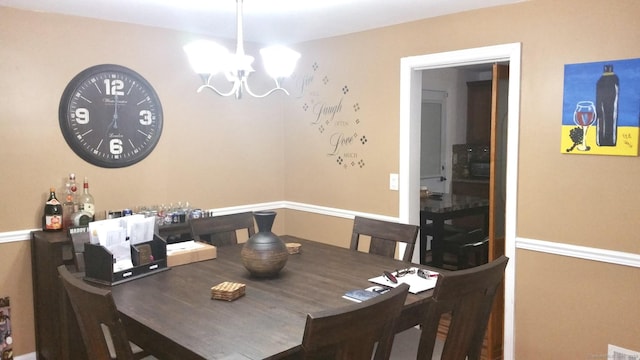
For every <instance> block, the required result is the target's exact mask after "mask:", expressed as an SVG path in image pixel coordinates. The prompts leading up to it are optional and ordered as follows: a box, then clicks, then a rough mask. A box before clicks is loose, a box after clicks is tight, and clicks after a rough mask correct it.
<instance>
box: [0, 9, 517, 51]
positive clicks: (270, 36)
mask: <svg viewBox="0 0 640 360" xmlns="http://www.w3.org/2000/svg"><path fill="white" fill-rule="evenodd" d="M522 1H526V0H245V1H244V6H243V12H244V20H243V22H244V38H245V40H247V41H254V42H259V43H264V44H273V43H280V44H291V43H297V42H302V41H307V40H314V39H320V38H326V37H331V36H337V35H344V34H349V33H354V32H359V31H364V30H370V29H374V28H379V27H384V26H389V25H395V24H400V23H405V22H410V21H415V20H419V19H425V18H429V17H435V16H440V15H446V14H452V13H457V12H463V11H468V10H473V9H479V8H486V7H492V6H500V5H506V4H512V3H517V2H522ZM0 6H8V7H14V8H19V9H24V10H33V11H39V12H48V13H60V14H67V15H76V16H83V17H88V18H96V19H104V20H112V21H119V22H125V23H132V24H140V25H148V26H156V27H163V28H169V29H176V30H182V31H187V32H193V33H202V34H206V35H209V36H212V37H221V38H231V39H233V38H235V37H236V18H235V12H236V2H235V1H233V0H90V1H89V0H0Z"/></svg>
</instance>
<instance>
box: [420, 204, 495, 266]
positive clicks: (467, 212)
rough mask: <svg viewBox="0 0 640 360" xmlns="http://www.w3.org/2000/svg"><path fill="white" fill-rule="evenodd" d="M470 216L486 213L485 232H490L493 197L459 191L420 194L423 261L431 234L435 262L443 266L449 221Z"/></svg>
mask: <svg viewBox="0 0 640 360" xmlns="http://www.w3.org/2000/svg"><path fill="white" fill-rule="evenodd" d="M468 216H481V217H483V221H482V226H483V230H484V233H485V234H488V233H489V199H487V198H482V197H475V196H468V195H458V194H450V193H445V194H431V195H429V196H426V197H421V198H420V263H421V264H427V261H426V257H425V254H426V253H427V242H428V236H431V262H428V264H429V265H432V266H434V267H438V268H439V267H441V266H442V263H443V256H444V251H443V245H444V241H445V235H446V232H445V223H446V222H447V221H449V220H453V219H457V218H463V217H468Z"/></svg>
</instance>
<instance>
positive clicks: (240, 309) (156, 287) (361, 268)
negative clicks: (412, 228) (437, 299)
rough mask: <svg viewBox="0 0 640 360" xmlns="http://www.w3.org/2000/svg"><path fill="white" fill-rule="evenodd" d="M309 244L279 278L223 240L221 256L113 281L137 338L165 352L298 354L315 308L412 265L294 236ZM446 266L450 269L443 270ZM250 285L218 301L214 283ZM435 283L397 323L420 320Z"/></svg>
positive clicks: (164, 355)
mask: <svg viewBox="0 0 640 360" xmlns="http://www.w3.org/2000/svg"><path fill="white" fill-rule="evenodd" d="M282 239H283V240H284V241H285V242H296V243H300V244H301V245H302V246H301V248H300V253H299V254H292V255H289V259H288V261H287V264H286V266H285V268H284V269H283V270H282V271H281V272H280V274H279V275H278V276H277V277H275V278H271V279H260V278H253V277H251V276H250V274H249V272H248V271H247V270H246V269H245V268H244V266H243V265H242V260H241V257H240V251H241V249H242V244H238V245H231V246H225V247H218V249H217V258H216V259H212V260H207V261H201V262H195V263H191V264H187V265H181V266H176V267H173V268H171V269H170V270H169V271H164V272H161V273H157V274H154V275H151V276H147V277H144V278H140V279H136V280H134V281H130V282H127V283H123V284H119V285H117V286H113V287H112V288H111V289H112V293H113V297H114V299H115V302H116V306H117V308H118V310H119V311H120V314H121V317H122V319H123V322H124V324H125V326H126V330H127V334H128V335H129V337H130V339H131V340H132V341H133V342H135V343H137V344H139V345H140V346H141V347H143V348H145V349H148V350H150V351H151V352H152V353H153V354H155V355H156V356H157V357H158V358H160V359H180V360H189V359H276V358H277V359H281V358H288V357H291V358H295V353H296V350H297V349H299V345H300V344H301V342H302V335H303V331H304V327H305V321H306V316H307V313H312V312H315V311H319V310H323V309H328V308H335V307H340V306H344V305H347V304H352V302H350V301H349V300H346V299H344V298H342V295H343V294H344V293H345V292H346V291H348V290H351V289H361V288H366V287H369V286H371V285H373V284H372V283H370V282H369V281H368V280H367V279H369V278H372V277H376V276H379V275H381V274H382V271H383V270H389V271H393V270H396V269H402V268H406V267H409V266H411V265H413V266H415V264H410V263H406V262H402V261H400V260H394V259H390V258H386V257H382V256H378V255H371V254H368V253H364V252H359V251H352V250H349V249H346V248H342V247H337V246H333V245H327V244H323V243H320V242H314V241H309V240H305V239H300V238H295V237H291V236H283V237H282ZM441 272H442V271H441ZM224 281H231V282H239V283H243V284H246V291H245V295H244V296H242V297H240V298H238V299H236V300H234V301H223V300H212V299H211V287H213V286H215V285H217V284H219V283H221V282H224ZM431 295H432V290H428V291H424V292H421V293H419V294H411V293H410V294H409V296H408V297H407V301H406V303H405V306H404V309H403V311H402V314H401V318H400V320H399V323H398V326H397V329H398V330H403V329H407V328H409V327H411V326H414V325H416V324H417V319H418V318H419V315H420V313H421V311H424V306H422V307H421V306H420V305H421V304H422V303H424V302H425V301H427V300H428V299H429V298H430V297H431Z"/></svg>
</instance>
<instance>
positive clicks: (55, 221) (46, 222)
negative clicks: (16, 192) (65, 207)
mask: <svg viewBox="0 0 640 360" xmlns="http://www.w3.org/2000/svg"><path fill="white" fill-rule="evenodd" d="M42 230H44V231H60V230H62V204H60V201H58V199H57V198H56V189H55V188H54V187H51V188H50V189H49V200H47V202H46V203H45V204H44V214H43V215H42Z"/></svg>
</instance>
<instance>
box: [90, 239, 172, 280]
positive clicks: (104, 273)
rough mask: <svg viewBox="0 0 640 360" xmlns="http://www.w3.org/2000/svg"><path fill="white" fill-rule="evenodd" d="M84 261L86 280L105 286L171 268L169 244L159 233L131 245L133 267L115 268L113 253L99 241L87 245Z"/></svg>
mask: <svg viewBox="0 0 640 360" xmlns="http://www.w3.org/2000/svg"><path fill="white" fill-rule="evenodd" d="M149 253H150V255H151V256H152V257H149V256H148V255H149ZM142 255H145V256H142ZM84 260H85V277H84V278H85V280H87V281H91V282H95V283H99V284H104V285H117V284H121V283H123V282H127V281H131V280H134V279H138V278H141V277H144V276H148V275H152V274H155V273H158V272H161V271H165V270H168V269H169V268H168V267H167V243H166V242H165V241H164V239H162V238H161V237H159V236H157V235H154V237H153V240H151V241H147V242H144V243H139V244H136V245H131V261H132V262H133V267H132V268H129V269H125V270H122V271H114V270H113V262H114V261H113V254H111V252H110V251H109V250H107V249H106V248H105V247H104V246H102V245H98V244H91V243H87V244H85V245H84Z"/></svg>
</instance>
